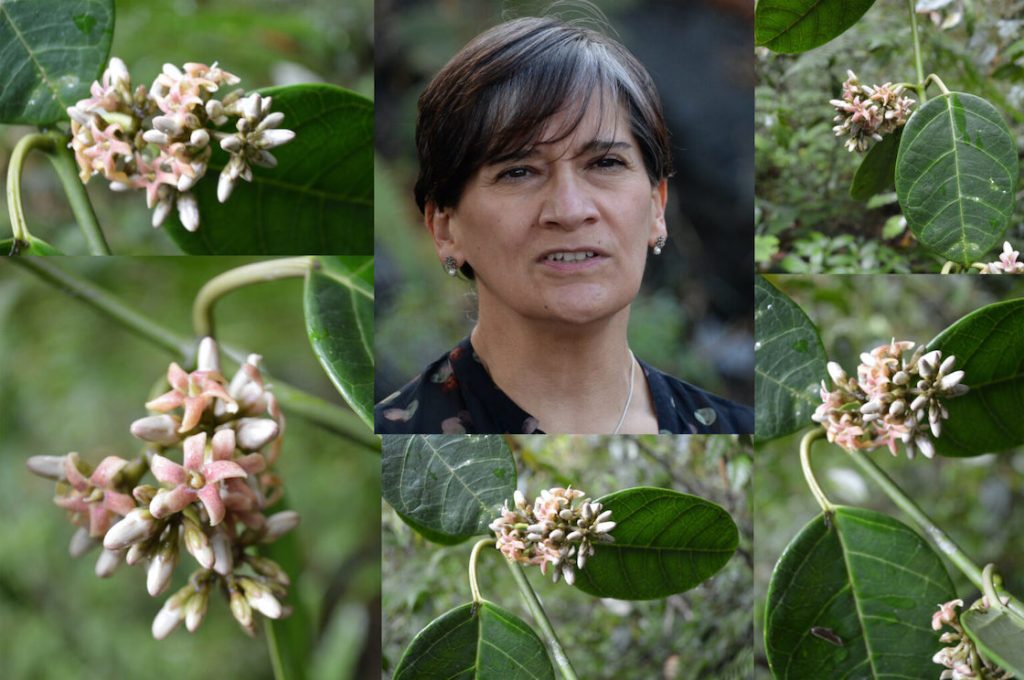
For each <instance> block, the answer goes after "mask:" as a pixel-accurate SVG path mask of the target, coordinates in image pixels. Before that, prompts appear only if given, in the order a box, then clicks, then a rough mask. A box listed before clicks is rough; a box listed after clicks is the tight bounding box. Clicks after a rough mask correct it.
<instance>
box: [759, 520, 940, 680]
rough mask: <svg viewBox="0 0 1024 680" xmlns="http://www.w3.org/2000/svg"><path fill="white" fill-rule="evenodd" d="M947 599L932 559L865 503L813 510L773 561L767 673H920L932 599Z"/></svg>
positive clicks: (928, 668) (934, 636) (916, 540)
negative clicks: (827, 513) (826, 513)
mask: <svg viewBox="0 0 1024 680" xmlns="http://www.w3.org/2000/svg"><path fill="white" fill-rule="evenodd" d="M955 597H956V594H955V591H954V590H953V584H952V582H951V581H950V580H949V576H948V575H947V574H946V570H945V568H944V567H943V566H942V561H941V560H940V559H939V556H938V555H936V554H935V552H934V551H933V550H932V549H931V547H930V546H929V545H928V544H927V543H926V542H925V541H924V539H922V538H921V537H920V536H919V535H917V534H916V533H915V532H914V531H913V530H912V529H910V527H908V526H906V525H905V524H903V523H902V522H899V521H897V520H895V519H893V518H892V517H889V516H887V515H883V514H881V513H878V512H874V511H872V510H863V509H860V508H847V507H837V508H836V509H835V514H834V515H833V516H832V519H831V526H830V525H829V523H828V522H826V521H825V519H824V517H823V516H821V515H819V516H818V517H816V518H814V519H813V520H811V522H810V524H808V525H807V526H806V527H804V528H803V530H802V531H801V532H800V533H799V534H798V535H797V537H796V538H794V539H793V541H792V542H791V543H790V544H789V546H787V547H786V550H785V551H784V552H783V554H782V557H781V558H779V562H778V564H777V565H776V566H775V571H774V573H773V574H772V578H771V583H770V584H769V586H768V605H767V610H766V621H765V651H766V652H767V655H768V664H769V666H770V667H771V671H772V675H773V677H775V678H783V679H785V678H792V679H793V680H797V679H799V680H803V679H804V678H882V677H891V678H896V677H903V678H930V677H936V673H935V670H936V668H937V667H936V666H935V664H934V663H932V656H933V655H934V654H935V652H936V651H938V649H939V648H940V647H941V644H940V643H939V641H938V633H936V632H935V631H933V630H932V629H931V625H930V624H931V618H932V613H933V612H934V611H935V605H936V604H937V603H941V602H948V601H949V600H952V599H954V598H955Z"/></svg>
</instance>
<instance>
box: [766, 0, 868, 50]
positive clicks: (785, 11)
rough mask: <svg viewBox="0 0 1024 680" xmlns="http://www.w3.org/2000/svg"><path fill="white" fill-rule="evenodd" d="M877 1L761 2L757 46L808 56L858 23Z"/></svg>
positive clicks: (809, 0)
mask: <svg viewBox="0 0 1024 680" xmlns="http://www.w3.org/2000/svg"><path fill="white" fill-rule="evenodd" d="M873 4H875V0H760V2H758V3H757V8H756V9H755V10H754V42H755V43H756V44H757V45H763V46H765V47H768V48H769V49H771V50H773V51H775V52H785V53H794V52H806V51H807V50H809V49H812V48H814V47H817V46H818V45H824V44H825V43H827V42H828V41H829V40H832V39H833V38H835V37H836V36H838V35H840V34H841V33H843V32H844V31H846V29H848V28H850V26H853V25H854V24H855V23H857V20H858V19H860V18H861V17H862V16H864V13H865V12H867V11H868V10H869V9H870V8H871V5H873Z"/></svg>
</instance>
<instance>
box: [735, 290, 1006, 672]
mask: <svg viewBox="0 0 1024 680" xmlns="http://www.w3.org/2000/svg"><path fill="white" fill-rule="evenodd" d="M771 281H772V283H774V284H775V285H776V286H777V287H779V288H780V289H781V290H782V291H783V292H785V293H786V294H787V295H789V296H790V297H792V298H793V300H794V301H795V302H796V303H797V304H799V305H800V306H801V307H802V308H803V309H804V311H806V312H807V314H808V316H809V317H810V318H811V321H812V322H814V324H815V325H816V326H817V327H818V328H819V330H820V331H821V335H822V340H823V341H824V344H825V350H826V352H827V353H828V356H829V358H830V359H831V360H833V361H838V362H839V363H840V364H842V366H843V367H844V368H845V369H846V371H847V372H848V373H851V374H852V373H853V372H854V371H855V370H856V367H857V364H858V363H859V359H858V355H859V354H860V353H861V352H865V351H868V350H870V349H872V348H874V347H876V346H878V345H881V344H883V343H887V342H889V340H890V339H892V338H894V337H895V338H896V339H897V340H914V341H915V342H918V343H927V342H928V341H929V340H931V339H932V338H933V337H935V336H936V335H938V334H939V332H940V331H942V330H943V329H945V328H946V327H947V326H948V325H950V324H951V323H953V322H954V321H956V320H957V319H959V318H960V317H962V316H963V315H965V314H968V313H970V312H972V311H974V310H975V309H978V308H979V307H982V306H984V305H986V304H990V303H992V302H998V301H1000V300H1007V299H1013V298H1019V297H1022V296H1024V282H1022V281H1021V279H1020V278H1018V277H1008V276H1007V277H1002V276H981V277H978V276H971V277H968V276H939V275H932V276H833V277H824V276H816V277H802V276H783V277H771ZM965 382H966V383H967V384H970V376H968V377H967V378H966V380H965ZM810 424H811V423H808V425H810ZM802 434H803V433H802V432H801V433H798V434H795V435H793V436H790V437H786V438H782V439H777V440H774V441H771V442H768V443H759V444H758V445H757V453H756V456H757V481H756V484H755V485H754V495H753V497H754V517H755V520H754V533H755V535H756V536H757V542H756V544H755V549H754V563H755V569H754V583H755V591H756V607H755V622H756V626H757V635H756V637H755V640H756V645H757V661H758V663H757V675H756V677H757V678H768V677H770V676H769V673H768V668H767V663H766V661H765V657H764V640H763V621H764V614H765V612H764V608H765V596H766V593H767V589H768V581H769V579H770V577H771V571H772V569H773V567H774V566H775V562H776V561H777V560H778V558H779V555H781V554H782V550H783V549H784V548H785V547H786V545H787V544H788V543H789V542H790V540H791V539H792V538H793V537H794V536H796V534H797V532H798V531H799V530H800V529H801V528H802V527H803V526H804V525H805V524H807V522H809V521H810V520H811V519H812V518H813V517H814V516H816V515H817V514H818V513H819V512H820V508H819V507H818V505H817V503H816V502H815V500H814V498H813V496H811V492H810V490H809V489H808V488H807V484H806V482H805V481H804V478H803V473H802V471H801V468H800V460H799V450H798V449H799V442H800V437H801V436H802ZM869 455H871V456H873V457H874V458H875V460H877V461H878V462H879V464H880V465H881V466H882V467H883V468H884V469H885V471H886V472H887V473H888V474H889V475H890V476H891V477H893V478H894V479H895V480H896V482H897V483H898V484H899V485H900V486H901V487H902V488H903V489H904V490H905V491H906V492H907V494H908V495H909V496H910V497H911V498H913V499H914V500H915V501H917V503H918V504H919V505H920V506H921V508H922V509H923V510H924V511H925V513H926V514H928V515H929V516H930V517H931V518H932V519H933V520H934V521H935V522H936V523H937V524H938V525H939V526H940V527H942V528H943V529H944V530H945V531H946V532H947V533H948V534H949V536H950V537H951V538H952V539H953V540H954V541H956V543H957V544H959V545H960V547H961V548H963V549H964V551H965V552H966V553H967V554H968V555H969V556H970V557H971V559H972V560H973V561H974V562H975V563H976V564H978V565H982V566H983V565H985V564H986V563H988V562H994V563H995V564H996V567H997V572H998V573H999V574H1001V575H1003V577H1004V578H1005V579H1006V587H1007V589H1008V590H1010V591H1011V592H1013V593H1015V594H1017V595H1018V596H1020V595H1021V594H1024V544H1022V543H1021V540H1020V537H1021V536H1024V447H1019V448H1017V449H1015V450H1012V451H1006V452H1002V453H999V454H990V455H985V456H979V457H976V458H961V459H954V458H942V457H937V458H936V459H934V460H928V459H927V458H923V457H921V456H918V457H917V458H915V459H914V460H912V461H911V460H907V459H906V457H905V455H903V453H902V452H901V454H900V456H899V457H896V458H894V457H892V456H891V455H890V454H889V452H888V450H887V449H879V450H877V451H874V452H872V453H870V454H869ZM812 463H813V466H814V472H815V476H816V477H817V479H818V481H819V483H821V485H822V487H823V488H824V490H825V493H826V494H827V495H828V496H829V498H830V499H831V500H832V501H833V502H835V503H837V504H844V505H854V506H858V507H865V508H871V509H874V510H878V511H880V512H886V513H888V514H891V515H892V516H894V517H896V518H897V519H899V520H900V521H902V522H905V523H908V524H909V523H910V520H909V518H907V517H906V516H905V515H903V513H902V512H900V511H899V510H898V509H897V508H896V506H895V505H893V504H892V503H891V502H890V501H889V500H888V498H887V497H886V496H885V495H884V494H883V493H882V491H881V490H880V489H879V488H877V487H876V486H875V485H874V483H873V482H872V481H871V480H870V479H867V478H865V477H864V476H863V475H862V474H861V473H860V471H859V468H857V467H856V466H855V465H854V464H853V463H849V462H847V460H846V457H845V455H844V453H843V450H842V449H840V448H839V447H836V446H833V445H831V444H828V443H827V442H825V441H824V440H821V441H819V442H817V443H816V444H815V446H814V452H813V457H812ZM947 571H948V572H949V575H950V576H951V577H952V578H953V582H954V583H955V584H956V587H957V593H958V594H959V596H960V597H962V598H964V599H965V601H967V602H970V601H973V599H974V598H975V597H976V596H977V591H975V590H974V588H973V587H972V586H971V585H970V583H969V582H968V581H967V580H966V579H965V578H964V577H963V576H962V575H961V574H960V572H959V571H956V570H955V569H954V568H953V567H952V566H950V565H949V563H948V562H947ZM936 604H937V603H936ZM935 651H938V648H936V650H935ZM935 668H936V675H935V677H938V673H939V671H940V670H941V668H940V667H939V666H936V667H935Z"/></svg>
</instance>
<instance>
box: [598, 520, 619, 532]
mask: <svg viewBox="0 0 1024 680" xmlns="http://www.w3.org/2000/svg"><path fill="white" fill-rule="evenodd" d="M614 528H615V522H601V523H600V524H595V525H594V531H595V532H596V533H599V534H606V533H608V532H609V531H611V530H612V529H614Z"/></svg>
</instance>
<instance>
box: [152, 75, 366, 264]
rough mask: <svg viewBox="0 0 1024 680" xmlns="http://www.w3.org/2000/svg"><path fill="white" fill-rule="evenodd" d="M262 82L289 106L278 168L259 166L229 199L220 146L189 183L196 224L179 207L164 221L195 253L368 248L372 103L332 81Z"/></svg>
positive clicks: (356, 251)
mask: <svg viewBox="0 0 1024 680" xmlns="http://www.w3.org/2000/svg"><path fill="white" fill-rule="evenodd" d="M260 92H261V93H262V94H264V95H267V96H272V97H273V99H274V101H273V105H272V108H273V110H274V111H281V112H282V113H284V115H285V118H284V122H283V123H281V126H280V127H281V128H283V129H287V130H292V131H294V132H295V139H293V140H292V141H291V142H288V143H287V144H284V145H282V146H279V147H275V148H274V149H273V151H272V153H273V155H274V156H275V157H276V158H277V167H276V168H253V181H252V182H245V181H243V180H239V181H238V183H237V184H235V189H234V191H233V192H232V193H231V197H230V198H229V199H228V201H227V203H220V202H218V201H217V178H218V175H219V174H220V171H221V169H222V168H223V167H224V165H225V164H226V163H227V154H226V153H224V151H222V150H221V149H220V148H219V147H216V146H215V147H214V151H213V156H212V157H211V159H210V164H209V169H208V170H207V171H206V175H205V176H204V177H203V179H201V180H200V181H199V183H198V184H197V185H196V187H195V189H193V193H194V194H195V196H196V200H197V201H198V202H199V229H198V230H197V231H195V232H189V231H186V230H185V228H184V227H182V226H181V223H180V222H178V218H177V214H176V213H172V215H171V217H170V218H169V219H168V220H167V222H166V223H165V224H164V228H165V229H167V231H168V233H169V234H170V235H171V238H173V239H174V241H175V242H176V243H177V244H178V246H180V247H181V249H182V250H184V251H185V252H186V253H189V254H192V255H242V254H245V255H326V254H330V255H370V254H372V253H373V148H372V147H373V103H372V102H370V100H368V99H366V98H365V97H361V96H359V95H357V94H355V93H353V92H349V91H348V90H344V89H342V88H340V87H336V86H334V85H290V86H287V87H272V88H268V89H265V90H260Z"/></svg>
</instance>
